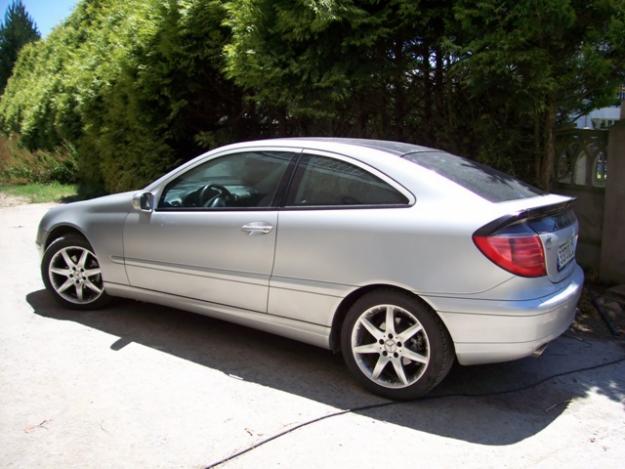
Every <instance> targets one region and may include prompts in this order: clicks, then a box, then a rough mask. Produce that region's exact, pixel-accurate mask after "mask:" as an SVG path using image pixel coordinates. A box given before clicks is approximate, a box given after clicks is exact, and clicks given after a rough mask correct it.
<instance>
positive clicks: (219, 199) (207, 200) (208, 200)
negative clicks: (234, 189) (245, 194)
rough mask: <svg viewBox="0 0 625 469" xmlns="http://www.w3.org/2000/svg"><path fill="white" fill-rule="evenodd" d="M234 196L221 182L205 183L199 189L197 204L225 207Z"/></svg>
mask: <svg viewBox="0 0 625 469" xmlns="http://www.w3.org/2000/svg"><path fill="white" fill-rule="evenodd" d="M233 198H234V196H233V195H232V193H231V192H230V191H229V190H228V189H226V187H225V186H222V185H221V184H207V185H206V186H204V187H202V189H200V194H199V196H198V200H199V205H200V206H202V207H226V206H227V203H228V202H229V201H230V200H232V199H233Z"/></svg>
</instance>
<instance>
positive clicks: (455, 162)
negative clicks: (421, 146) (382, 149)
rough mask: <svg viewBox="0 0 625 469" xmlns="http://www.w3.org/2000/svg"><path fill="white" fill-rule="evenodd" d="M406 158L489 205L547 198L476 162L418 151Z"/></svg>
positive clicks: (449, 155) (453, 156) (517, 181)
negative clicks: (507, 201)
mask: <svg viewBox="0 0 625 469" xmlns="http://www.w3.org/2000/svg"><path fill="white" fill-rule="evenodd" d="M404 158H405V159H407V160H409V161H412V162H413V163H416V164H418V165H419V166H423V167H424V168H426V169H429V170H432V171H434V172H436V173H438V174H440V175H441V176H443V177H445V178H447V179H449V180H451V181H453V182H455V183H456V184H459V185H461V186H462V187H464V188H465V189H468V190H470V191H471V192H473V193H475V194H477V195H479V196H480V197H483V198H485V199H486V200H488V201H490V202H505V201H506V200H515V199H525V198H527V197H535V196H537V195H544V192H543V191H541V190H540V189H537V188H536V187H533V186H530V185H529V184H526V183H524V182H523V181H519V180H518V179H516V178H514V177H512V176H509V175H508V174H506V173H502V172H501V171H497V170H496V169H493V168H491V167H489V166H486V165H483V164H481V163H478V162H476V161H472V160H468V159H466V158H461V157H460V156H456V155H452V154H451V153H445V152H443V151H419V152H415V153H408V154H406V155H404Z"/></svg>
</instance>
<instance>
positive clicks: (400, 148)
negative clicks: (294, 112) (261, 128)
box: [275, 137, 434, 156]
mask: <svg viewBox="0 0 625 469" xmlns="http://www.w3.org/2000/svg"><path fill="white" fill-rule="evenodd" d="M275 140H276V141H278V140H280V141H285V140H291V141H297V142H304V141H311V142H327V143H340V144H343V145H351V146H356V147H365V148H371V149H374V150H382V151H384V152H387V153H391V154H393V155H397V156H403V155H405V154H407V153H414V152H419V151H431V150H434V149H433V148H428V147H424V146H421V145H415V144H413V143H405V142H395V141H392V140H372V139H365V138H336V137H293V138H283V139H275Z"/></svg>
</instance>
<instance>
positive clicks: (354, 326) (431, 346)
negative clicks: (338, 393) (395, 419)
mask: <svg viewBox="0 0 625 469" xmlns="http://www.w3.org/2000/svg"><path fill="white" fill-rule="evenodd" d="M341 350H342V354H343V358H344V360H345V363H346V364H347V367H348V368H349V370H350V371H351V372H352V374H353V375H354V376H355V377H356V379H357V380H358V381H360V382H361V383H362V384H363V385H364V386H365V387H366V388H367V389H369V390H370V391H372V392H374V393H376V394H379V395H382V396H385V397H388V398H391V399H415V398H417V397H419V396H422V395H424V394H426V393H427V392H429V391H430V390H431V389H432V388H434V387H435V386H436V385H437V384H439V383H440V382H441V381H442V380H443V378H444V377H445V376H446V375H447V373H448V372H449V370H450V368H451V366H452V364H453V362H454V351H453V345H452V342H451V339H450V337H449V334H448V333H447V330H446V328H445V326H444V325H443V324H442V322H441V320H440V319H439V318H438V316H436V315H435V314H434V313H433V312H432V311H431V310H430V309H429V308H427V307H426V306H425V305H423V304H422V303H420V302H419V301H418V300H416V299H414V298H412V297H410V296H408V295H405V294H402V293H399V292H396V291H392V290H388V291H384V290H379V291H375V292H371V293H369V294H367V295H365V296H363V297H362V298H360V299H359V300H358V301H356V302H355V303H354V305H353V306H352V307H351V308H350V310H349V311H348V313H347V316H346V317H345V321H344V323H343V328H342V330H341Z"/></svg>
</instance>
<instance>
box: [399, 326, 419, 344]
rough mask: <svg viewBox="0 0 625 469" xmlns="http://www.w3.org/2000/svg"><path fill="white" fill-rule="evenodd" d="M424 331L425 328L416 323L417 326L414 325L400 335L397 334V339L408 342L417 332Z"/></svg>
mask: <svg viewBox="0 0 625 469" xmlns="http://www.w3.org/2000/svg"><path fill="white" fill-rule="evenodd" d="M422 329H423V326H422V325H421V324H419V323H416V324H413V325H412V326H410V327H409V328H408V329H406V330H405V331H403V332H400V333H399V334H397V337H399V339H400V340H401V341H402V342H406V341H407V340H408V339H410V338H411V337H412V336H413V335H415V334H416V333H417V332H419V331H420V330H422Z"/></svg>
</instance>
